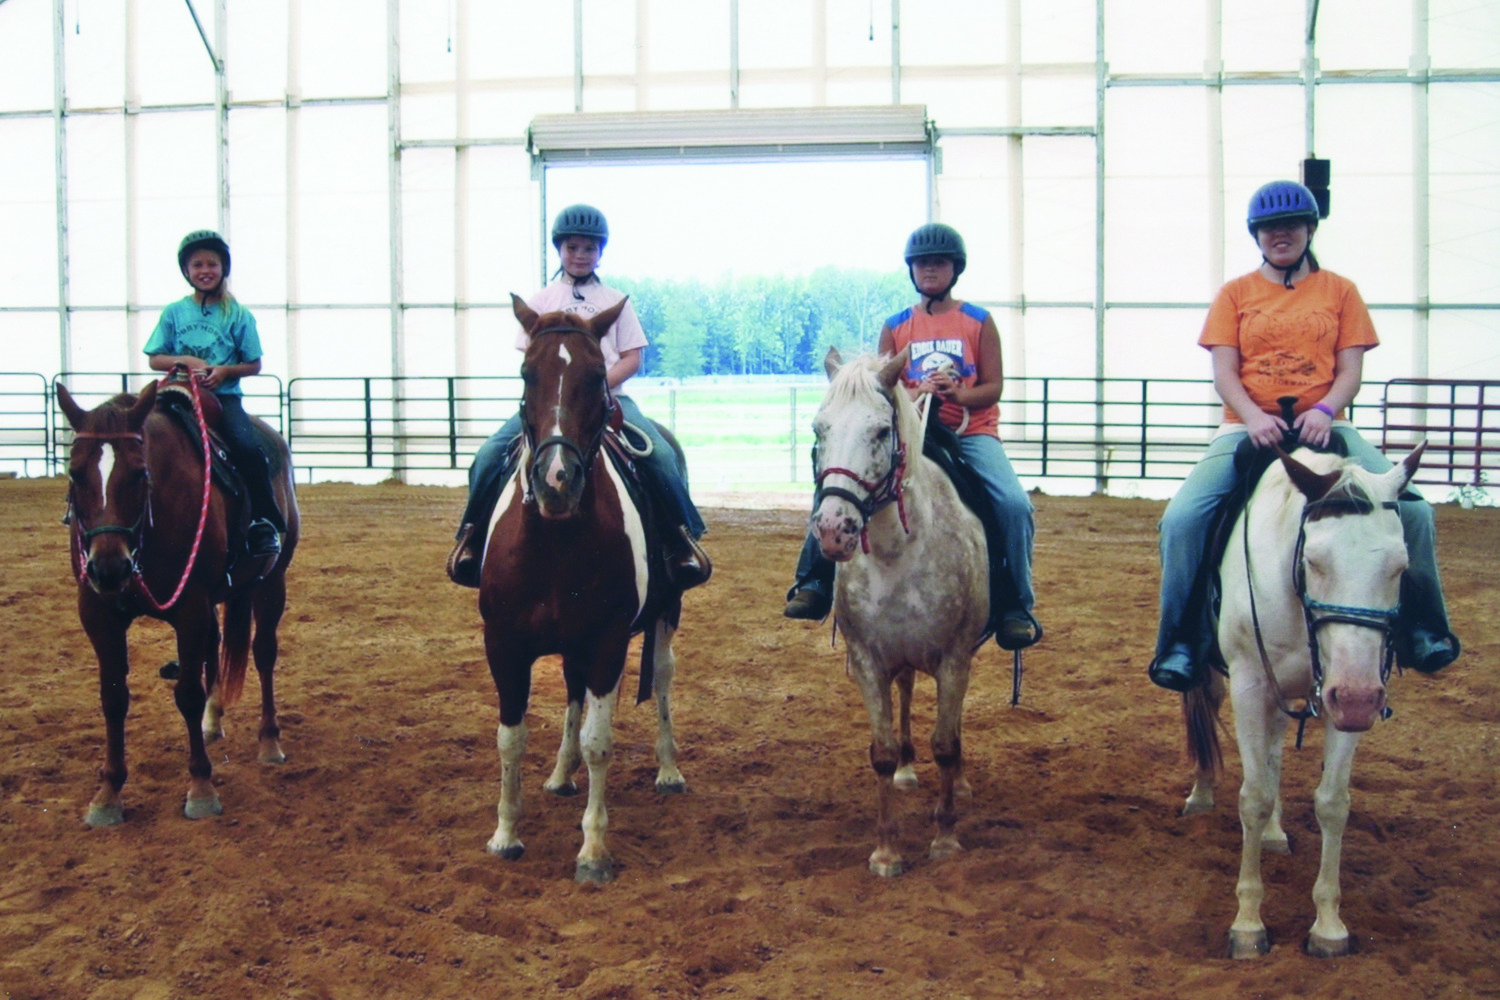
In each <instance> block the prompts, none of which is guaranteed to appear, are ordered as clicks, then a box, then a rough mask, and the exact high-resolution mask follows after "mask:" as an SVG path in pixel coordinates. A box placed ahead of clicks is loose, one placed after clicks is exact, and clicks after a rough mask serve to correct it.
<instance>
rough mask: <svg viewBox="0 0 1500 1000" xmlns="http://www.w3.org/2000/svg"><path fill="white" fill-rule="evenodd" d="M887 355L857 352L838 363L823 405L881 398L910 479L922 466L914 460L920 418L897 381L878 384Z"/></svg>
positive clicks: (918, 453) (918, 451) (919, 442)
mask: <svg viewBox="0 0 1500 1000" xmlns="http://www.w3.org/2000/svg"><path fill="white" fill-rule="evenodd" d="M891 357H892V356H891V355H888V354H886V355H877V354H861V355H859V356H858V357H856V358H853V359H851V360H850V361H848V362H847V363H845V364H843V365H841V366H839V369H838V371H836V372H835V373H834V375H833V380H832V382H831V383H830V384H829V386H828V394H827V396H826V397H825V405H827V404H832V405H834V406H842V405H847V404H851V403H854V404H862V405H865V406H871V405H874V404H875V403H876V402H877V401H878V400H884V401H885V402H887V403H889V404H891V405H892V406H893V407H895V410H896V433H898V434H900V435H901V441H902V443H903V444H905V445H906V447H907V460H906V469H907V478H908V479H909V478H911V476H913V475H914V474H916V473H917V472H918V470H920V469H921V468H922V466H923V463H922V462H919V461H917V459H918V458H920V457H921V454H922V418H921V415H920V414H918V413H917V407H916V404H914V403H913V402H912V401H911V397H910V396H908V395H907V394H906V390H905V389H904V388H903V387H902V385H901V383H900V382H897V383H896V385H895V386H893V387H891V388H890V389H887V388H886V387H885V386H883V385H881V384H880V370H881V369H882V368H884V367H885V366H886V365H887V364H889V363H890V360H891Z"/></svg>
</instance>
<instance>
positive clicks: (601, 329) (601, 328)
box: [589, 295, 630, 340]
mask: <svg viewBox="0 0 1500 1000" xmlns="http://www.w3.org/2000/svg"><path fill="white" fill-rule="evenodd" d="M629 301H630V296H628V295H627V296H625V297H624V298H623V299H621V300H620V301H618V302H616V303H615V304H614V305H612V306H610V307H609V308H608V309H606V310H604V311H603V312H602V313H595V314H594V318H593V319H591V320H589V332H590V333H592V334H593V335H594V336H596V337H598V338H599V339H600V340H603V339H604V335H605V334H606V333H608V332H609V328H610V327H612V326H614V325H615V320H617V319H619V318H620V313H622V312H624V311H625V303H627V302H629Z"/></svg>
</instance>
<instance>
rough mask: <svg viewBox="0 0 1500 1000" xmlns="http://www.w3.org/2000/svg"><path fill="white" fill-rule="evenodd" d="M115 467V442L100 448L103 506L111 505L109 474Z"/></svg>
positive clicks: (101, 500) (100, 489) (100, 487)
mask: <svg viewBox="0 0 1500 1000" xmlns="http://www.w3.org/2000/svg"><path fill="white" fill-rule="evenodd" d="M114 468H115V446H114V444H113V443H110V444H107V445H102V446H100V448H99V499H100V502H101V506H102V507H105V508H107V507H109V476H110V473H112V472H113V471H114Z"/></svg>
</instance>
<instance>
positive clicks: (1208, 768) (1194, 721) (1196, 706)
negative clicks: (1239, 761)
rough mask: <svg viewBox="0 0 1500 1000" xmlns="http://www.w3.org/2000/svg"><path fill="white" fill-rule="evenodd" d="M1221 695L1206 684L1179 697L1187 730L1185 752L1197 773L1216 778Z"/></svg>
mask: <svg viewBox="0 0 1500 1000" xmlns="http://www.w3.org/2000/svg"><path fill="white" fill-rule="evenodd" d="M1221 701H1223V692H1222V690H1220V689H1219V688H1218V686H1217V685H1216V684H1215V683H1213V681H1212V680H1210V682H1209V683H1207V684H1199V685H1198V686H1197V687H1195V688H1193V689H1192V690H1191V691H1188V692H1185V693H1184V694H1183V696H1182V721H1183V723H1184V724H1185V725H1186V728H1187V752H1188V756H1189V757H1191V758H1192V759H1193V763H1194V764H1195V765H1196V766H1197V768H1198V770H1199V771H1205V772H1208V773H1209V774H1217V773H1219V770H1220V769H1221V768H1222V767H1223V766H1224V753H1223V751H1222V750H1221V749H1220V747H1219V703H1220V702H1221Z"/></svg>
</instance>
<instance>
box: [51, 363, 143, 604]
mask: <svg viewBox="0 0 1500 1000" xmlns="http://www.w3.org/2000/svg"><path fill="white" fill-rule="evenodd" d="M57 403H58V406H59V407H60V408H61V409H62V412H63V415H64V416H65V417H67V419H68V424H69V425H70V426H71V427H72V428H73V447H72V451H71V452H70V453H69V456H68V506H69V509H70V510H71V512H72V518H73V534H74V537H75V538H76V539H77V545H76V548H75V554H76V558H77V560H78V562H79V565H77V566H76V567H75V569H77V571H78V572H79V575H80V577H81V578H82V579H84V580H86V581H87V582H88V585H89V586H90V587H91V588H93V590H94V591H95V592H97V593H99V594H103V595H115V594H119V593H121V592H123V591H124V589H125V588H126V587H127V586H128V585H129V583H130V580H131V578H132V577H133V576H134V575H135V571H136V560H137V557H138V555H139V550H140V545H141V531H142V529H143V528H144V527H145V526H146V525H147V524H149V523H150V519H151V481H150V476H149V474H148V472H147V469H146V446H145V435H144V433H143V431H142V428H143V427H144V426H145V423H146V417H147V416H148V415H149V414H150V413H151V408H152V407H153V406H155V405H156V383H155V382H152V383H150V384H149V385H147V386H146V388H145V389H144V390H143V391H142V392H141V394H140V395H139V396H131V395H128V394H122V395H119V396H116V397H115V398H114V399H111V400H110V401H109V402H107V403H103V404H101V405H100V406H97V407H95V408H94V409H92V410H84V409H83V407H82V406H80V405H79V404H78V403H77V402H76V401H75V400H74V399H73V396H72V394H71V393H69V392H68V390H67V387H66V386H64V385H62V384H61V383H59V384H58V386H57Z"/></svg>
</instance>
